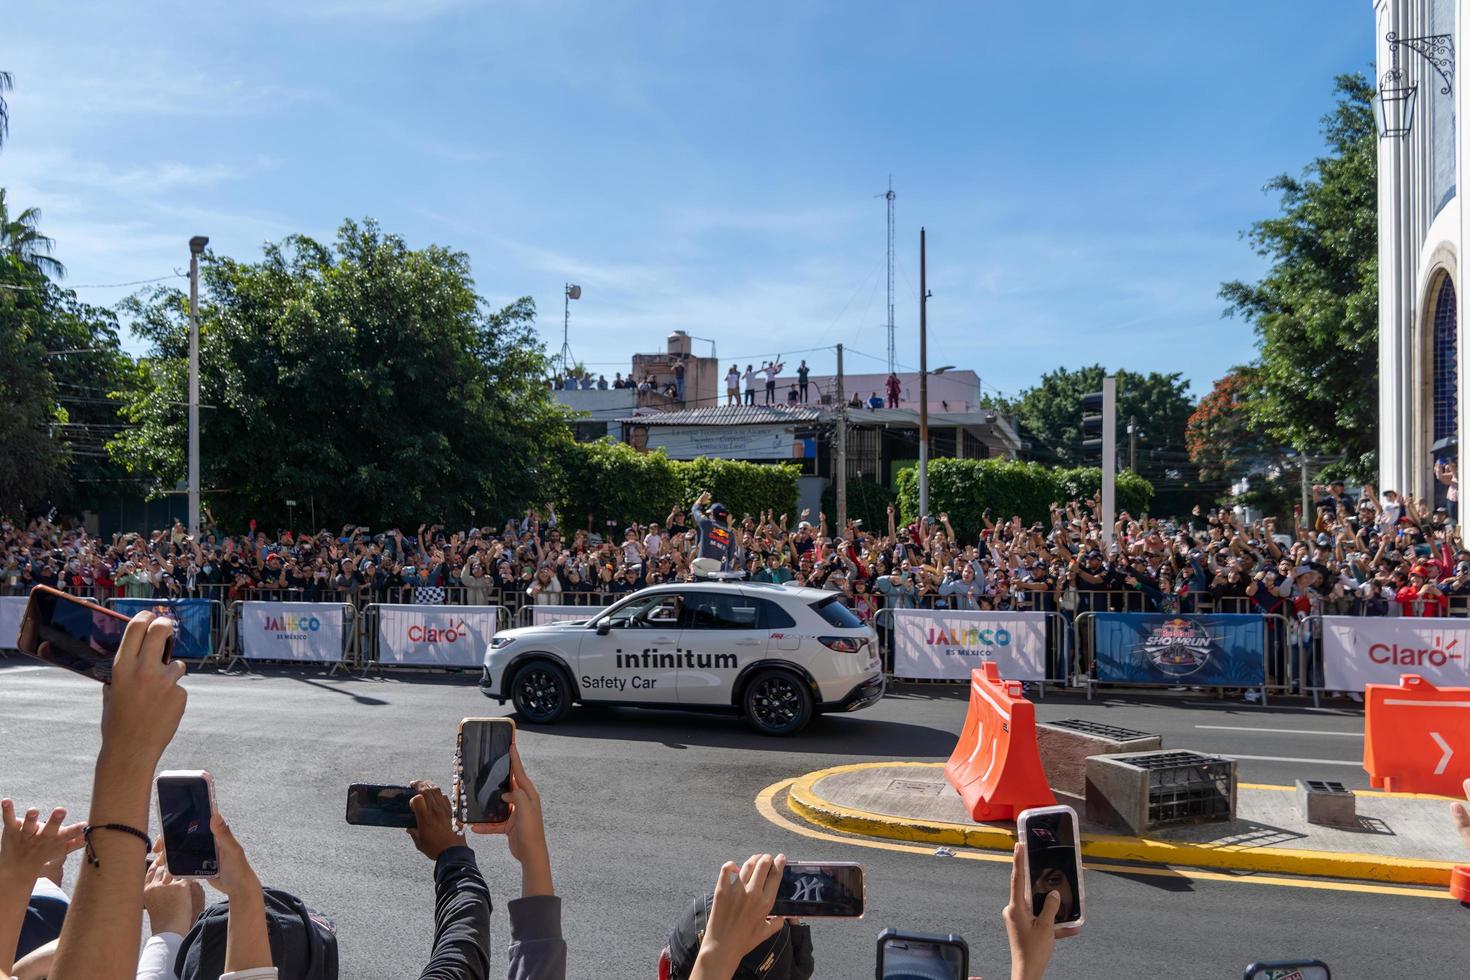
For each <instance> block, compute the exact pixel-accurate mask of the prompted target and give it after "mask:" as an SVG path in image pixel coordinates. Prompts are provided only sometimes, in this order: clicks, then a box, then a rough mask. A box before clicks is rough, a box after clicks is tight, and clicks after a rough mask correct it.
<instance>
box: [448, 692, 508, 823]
mask: <svg viewBox="0 0 1470 980" xmlns="http://www.w3.org/2000/svg"><path fill="white" fill-rule="evenodd" d="M515 735H516V725H515V722H514V721H512V720H511V719H509V718H465V719H463V720H462V721H461V722H460V723H459V744H458V749H457V751H456V752H455V762H454V786H455V812H456V815H457V817H458V819H459V820H460V822H461V823H464V824H468V825H469V826H470V827H471V829H474V830H481V831H482V832H488V833H493V832H495V830H497V829H498V828H499V827H500V826H501V825H503V824H505V823H506V821H508V820H510V804H509V803H507V802H505V794H506V793H509V792H510V749H511V745H512V744H514V742H515Z"/></svg>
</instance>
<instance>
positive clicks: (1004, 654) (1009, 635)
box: [893, 609, 1048, 681]
mask: <svg viewBox="0 0 1470 980" xmlns="http://www.w3.org/2000/svg"><path fill="white" fill-rule="evenodd" d="M1047 615H1048V614H1047V613H1044V612H970V611H966V610H961V609H895V610H894V611H893V675H894V676H895V677H915V678H928V679H933V680H969V679H970V671H972V670H974V669H975V668H977V667H979V666H980V665H981V664H982V663H984V662H985V661H987V660H993V661H995V665H996V668H997V669H998V670H999V671H1000V676H1001V677H1002V678H1003V679H1005V680H1008V681H1039V680H1044V679H1045V678H1046V617H1047Z"/></svg>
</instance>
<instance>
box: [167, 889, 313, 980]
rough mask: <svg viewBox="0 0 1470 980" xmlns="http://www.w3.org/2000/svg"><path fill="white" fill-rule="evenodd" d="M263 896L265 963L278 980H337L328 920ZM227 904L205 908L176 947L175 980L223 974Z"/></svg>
mask: <svg viewBox="0 0 1470 980" xmlns="http://www.w3.org/2000/svg"><path fill="white" fill-rule="evenodd" d="M262 891H263V892H264V893H265V924H266V928H267V929H268V931H269V932H270V940H271V961H272V963H273V964H274V965H275V967H276V970H277V972H278V973H279V974H280V977H281V980H337V929H336V926H335V925H334V924H333V922H332V920H331V919H329V918H327V917H326V916H325V915H323V914H322V913H320V912H318V911H316V910H315V909H313V908H312V907H311V906H309V905H307V904H306V903H305V902H303V901H302V900H301V899H299V898H297V897H296V896H295V895H292V894H291V893H290V892H285V891H282V890H281V889H279V888H265V889H262ZM229 915H230V902H229V900H228V899H226V900H224V901H222V902H215V903H214V904H213V905H211V906H209V907H208V908H206V909H205V910H204V911H203V912H202V913H201V914H200V916H199V918H198V920H197V921H195V923H194V927H193V928H192V929H190V930H189V934H188V935H187V936H185V937H184V941H183V943H182V945H180V946H179V955H178V958H177V959H176V960H175V961H174V973H175V975H177V976H178V977H179V978H180V980H219V976H220V974H221V973H223V972H224V968H225V934H226V924H227V923H228V921H229Z"/></svg>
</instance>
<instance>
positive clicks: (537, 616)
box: [531, 606, 602, 626]
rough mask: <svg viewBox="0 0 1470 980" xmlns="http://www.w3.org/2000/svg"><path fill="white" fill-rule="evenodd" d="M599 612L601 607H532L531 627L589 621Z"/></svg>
mask: <svg viewBox="0 0 1470 980" xmlns="http://www.w3.org/2000/svg"><path fill="white" fill-rule="evenodd" d="M600 612H602V607H601V606H532V607H531V625H532V626H545V625H546V624H547V623H570V622H573V621H575V620H578V619H591V618H592V617H593V616H596V615H597V614H598V613H600Z"/></svg>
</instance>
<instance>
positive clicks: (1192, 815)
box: [1086, 752, 1236, 837]
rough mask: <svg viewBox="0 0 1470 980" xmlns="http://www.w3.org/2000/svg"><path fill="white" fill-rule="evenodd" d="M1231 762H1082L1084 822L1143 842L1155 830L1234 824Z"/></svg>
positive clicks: (1179, 757) (1140, 757)
mask: <svg viewBox="0 0 1470 980" xmlns="http://www.w3.org/2000/svg"><path fill="white" fill-rule="evenodd" d="M1235 783H1236V780H1235V760H1233V759H1223V758H1220V757H1218V756H1210V755H1202V754H1200V753H1198V752H1130V753H1124V754H1119V755H1100V756H1092V757H1090V758H1089V759H1088V760H1087V787H1086V796H1087V811H1086V814H1087V816H1086V820H1087V822H1088V823H1092V824H1098V825H1101V826H1104V827H1111V828H1113V829H1116V830H1125V831H1127V832H1128V833H1130V834H1132V835H1133V836H1135V837H1142V836H1145V835H1146V834H1148V833H1149V832H1150V831H1151V830H1153V829H1154V828H1156V827H1162V826H1168V825H1171V824H1181V823H1208V822H1214V821H1226V820H1234V819H1235V806H1236V785H1235Z"/></svg>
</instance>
